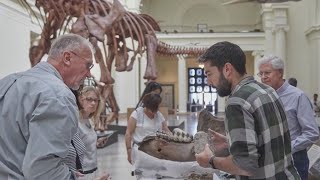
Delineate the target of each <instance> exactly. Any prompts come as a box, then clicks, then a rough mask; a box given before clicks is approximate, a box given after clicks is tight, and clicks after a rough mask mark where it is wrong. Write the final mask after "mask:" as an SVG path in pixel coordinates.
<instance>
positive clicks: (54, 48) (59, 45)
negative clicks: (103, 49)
mask: <svg viewBox="0 0 320 180" xmlns="http://www.w3.org/2000/svg"><path fill="white" fill-rule="evenodd" d="M83 46H87V47H89V48H90V49H91V52H92V53H94V52H93V47H92V44H91V43H90V42H89V41H88V40H87V39H85V38H83V37H82V36H79V35H77V34H64V35H62V36H60V37H58V38H57V39H55V40H54V41H53V43H52V45H51V49H50V51H49V56H59V55H60V54H62V53H63V52H64V51H66V50H76V49H79V48H81V47H83Z"/></svg>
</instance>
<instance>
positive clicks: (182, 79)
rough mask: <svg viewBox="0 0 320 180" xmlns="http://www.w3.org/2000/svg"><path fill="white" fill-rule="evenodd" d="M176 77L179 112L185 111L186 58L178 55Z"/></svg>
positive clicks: (186, 97)
mask: <svg viewBox="0 0 320 180" xmlns="http://www.w3.org/2000/svg"><path fill="white" fill-rule="evenodd" d="M178 59H179V60H178V79H179V112H181V113H185V112H187V99H188V96H187V89H188V87H187V68H186V60H185V58H184V57H183V56H182V55H178Z"/></svg>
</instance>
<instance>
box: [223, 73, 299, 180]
mask: <svg viewBox="0 0 320 180" xmlns="http://www.w3.org/2000/svg"><path fill="white" fill-rule="evenodd" d="M225 126H226V133H227V137H228V140H229V148H230V154H231V155H232V156H233V162H234V163H235V164H236V165H237V166H238V167H240V168H241V169H244V170H246V171H248V172H250V173H251V174H252V176H250V177H247V176H237V179H268V180H271V179H272V180H273V179H278V180H286V179H300V177H299V175H298V173H297V171H296V169H295V168H294V166H293V161H292V154H291V144H290V133H289V129H288V123H287V119H286V115H285V111H284V108H283V105H282V103H281V101H280V99H279V96H278V95H277V93H276V92H275V91H274V90H273V89H272V88H271V87H269V86H267V85H264V84H262V83H259V82H257V81H255V80H254V79H253V77H252V76H249V77H247V78H244V79H243V80H242V81H241V82H240V83H239V84H238V85H237V86H236V87H235V88H234V90H233V91H232V93H231V95H230V97H229V99H228V101H227V103H226V121H225Z"/></svg>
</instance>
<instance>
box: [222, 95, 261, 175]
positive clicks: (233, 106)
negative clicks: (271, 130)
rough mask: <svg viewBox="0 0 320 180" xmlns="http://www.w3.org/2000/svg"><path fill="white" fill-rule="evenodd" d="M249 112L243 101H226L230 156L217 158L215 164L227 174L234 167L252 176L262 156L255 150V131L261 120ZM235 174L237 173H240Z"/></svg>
mask: <svg viewBox="0 0 320 180" xmlns="http://www.w3.org/2000/svg"><path fill="white" fill-rule="evenodd" d="M244 105H246V106H244ZM249 110H250V106H248V102H246V101H244V100H243V101H239V100H238V99H237V98H230V99H229V100H228V104H227V107H226V119H225V123H226V128H227V132H228V141H229V142H228V144H229V145H228V147H229V151H230V156H227V157H225V158H221V159H220V158H217V163H216V164H217V167H219V168H222V169H223V170H226V171H227V172H229V173H234V171H236V168H235V167H234V166H237V167H238V168H239V169H241V170H244V171H246V172H248V174H254V173H255V172H256V170H257V169H258V168H259V165H258V159H259V157H260V156H263V154H261V155H260V154H259V153H260V151H259V150H258V149H257V146H258V137H257V133H258V132H256V129H255V126H256V123H258V122H257V121H258V120H261V119H260V118H259V117H256V118H254V117H253V115H252V113H251V112H250V111H249ZM258 118H259V119H258ZM219 163H222V164H219ZM228 166H230V167H228ZM236 172H238V173H239V172H241V171H236ZM240 174H242V173H240ZM240 174H239V175H240Z"/></svg>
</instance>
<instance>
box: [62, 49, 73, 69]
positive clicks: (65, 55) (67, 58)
mask: <svg viewBox="0 0 320 180" xmlns="http://www.w3.org/2000/svg"><path fill="white" fill-rule="evenodd" d="M70 60H71V56H70V53H69V52H63V64H65V65H66V66H70V65H71V61H70Z"/></svg>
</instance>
